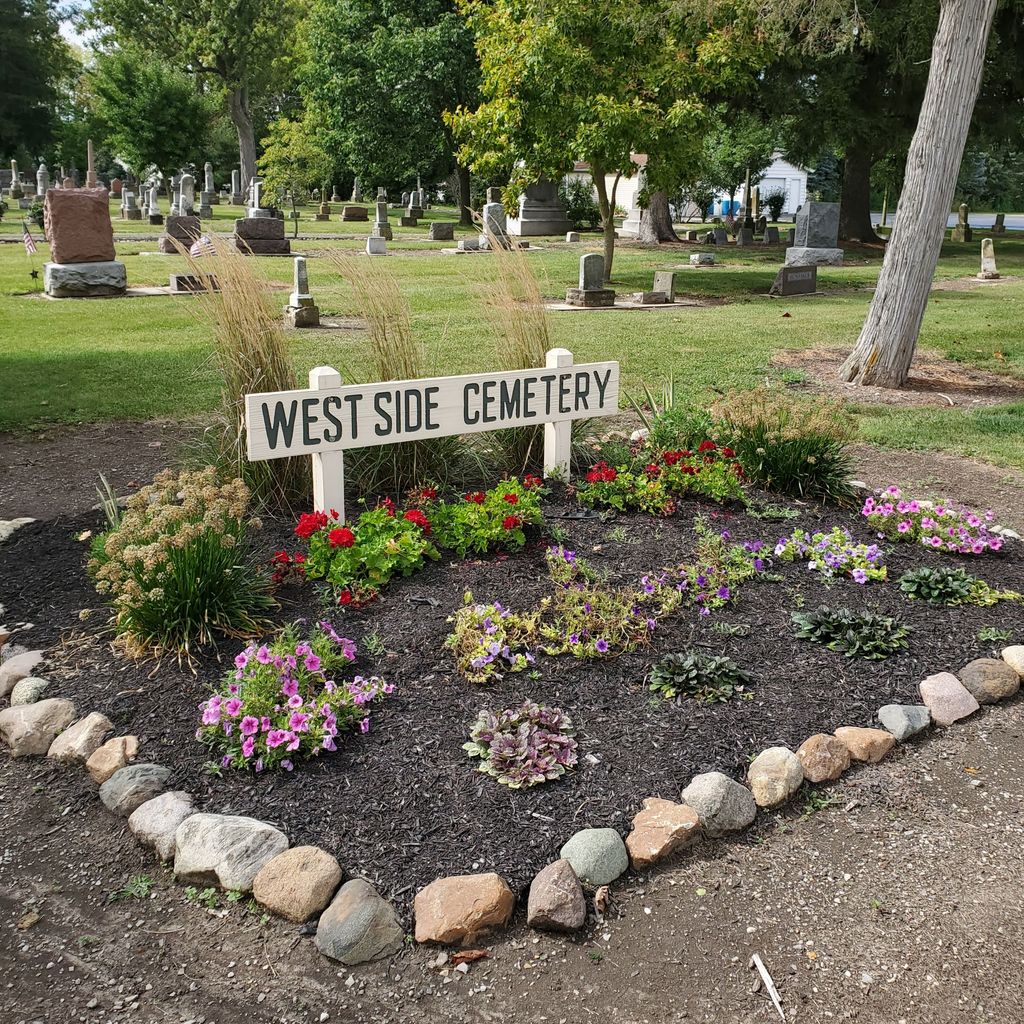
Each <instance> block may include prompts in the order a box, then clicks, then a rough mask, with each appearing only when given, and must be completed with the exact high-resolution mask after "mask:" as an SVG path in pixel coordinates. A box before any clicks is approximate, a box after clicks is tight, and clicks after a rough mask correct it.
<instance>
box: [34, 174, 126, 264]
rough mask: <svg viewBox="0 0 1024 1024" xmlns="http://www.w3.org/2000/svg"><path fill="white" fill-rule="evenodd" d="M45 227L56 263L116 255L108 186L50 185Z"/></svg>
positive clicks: (45, 204) (44, 207) (51, 256)
mask: <svg viewBox="0 0 1024 1024" xmlns="http://www.w3.org/2000/svg"><path fill="white" fill-rule="evenodd" d="M43 231H44V232H45V234H46V237H47V239H48V240H49V242H50V259H51V260H52V261H53V262H54V263H102V262H105V261H107V260H112V259H114V228H113V225H112V224H111V223H110V206H109V198H108V195H107V190H106V189H105V188H72V189H56V188H51V189H47V191H46V200H45V202H44V203H43Z"/></svg>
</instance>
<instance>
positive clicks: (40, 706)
mask: <svg viewBox="0 0 1024 1024" xmlns="http://www.w3.org/2000/svg"><path fill="white" fill-rule="evenodd" d="M77 714H78V712H77V711H75V705H74V704H72V703H71V701H69V700H65V699H64V698H63V697H51V698H49V699H48V700H40V701H36V703H35V704H20V705H18V707H15V708H4V710H3V711H0V739H2V740H4V742H5V743H6V744H7V745H8V746H9V747H10V748H11V757H31V756H34V755H35V756H41V755H42V754H45V753H46V752H47V751H48V750H49V749H50V744H51V743H53V741H54V740H55V739H56V738H57V734H58V733H59V732H60V731H61V730H62V729H66V728H67V727H68V726H69V725H70V724H71V723H72V722H73V721H74V720H75V718H76V717H77Z"/></svg>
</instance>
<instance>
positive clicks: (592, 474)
mask: <svg viewBox="0 0 1024 1024" xmlns="http://www.w3.org/2000/svg"><path fill="white" fill-rule="evenodd" d="M618 475H619V474H618V471H617V470H615V469H612V467H611V466H609V465H608V463H607V462H597V463H595V464H594V465H593V466H591V467H590V471H589V472H588V473H587V480H588V481H589V482H590V483H592V484H596V483H606V484H610V483H612V481H614V480H615V479H616V478H617V477H618Z"/></svg>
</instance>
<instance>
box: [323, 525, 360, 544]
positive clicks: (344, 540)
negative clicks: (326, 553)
mask: <svg viewBox="0 0 1024 1024" xmlns="http://www.w3.org/2000/svg"><path fill="white" fill-rule="evenodd" d="M327 542H328V543H329V544H330V545H331V547H332V548H350V547H352V545H353V544H355V542H356V535H355V534H354V533H353V532H352V531H351V530H350V529H349V528H348V527H347V526H339V527H337V528H336V529H334V530H331V532H330V533H329V534H327Z"/></svg>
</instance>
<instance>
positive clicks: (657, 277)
mask: <svg viewBox="0 0 1024 1024" xmlns="http://www.w3.org/2000/svg"><path fill="white" fill-rule="evenodd" d="M654 291H656V292H662V293H664V295H665V301H666V302H675V301H676V275H675V274H674V273H672V271H671V270H656V271H655V272H654Z"/></svg>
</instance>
